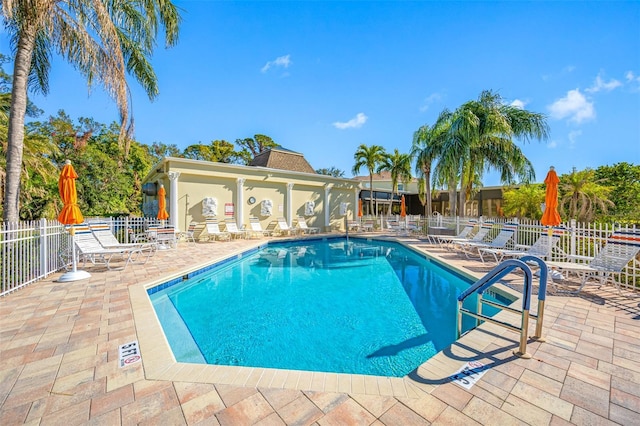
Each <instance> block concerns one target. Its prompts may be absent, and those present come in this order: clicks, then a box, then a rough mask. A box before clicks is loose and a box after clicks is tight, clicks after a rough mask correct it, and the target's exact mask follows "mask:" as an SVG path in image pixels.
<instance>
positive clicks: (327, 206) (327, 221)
mask: <svg viewBox="0 0 640 426" xmlns="http://www.w3.org/2000/svg"><path fill="white" fill-rule="evenodd" d="M332 187H333V185H332V184H330V183H328V184H326V185H325V186H324V227H325V231H330V230H331V203H330V192H331V188H332Z"/></svg>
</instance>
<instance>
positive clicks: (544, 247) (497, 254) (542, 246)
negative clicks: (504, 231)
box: [478, 228, 564, 263]
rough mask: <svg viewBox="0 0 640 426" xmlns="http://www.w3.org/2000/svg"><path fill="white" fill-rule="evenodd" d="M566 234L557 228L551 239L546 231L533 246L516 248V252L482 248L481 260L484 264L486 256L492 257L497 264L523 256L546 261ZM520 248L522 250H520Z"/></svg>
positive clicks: (480, 249)
mask: <svg viewBox="0 0 640 426" xmlns="http://www.w3.org/2000/svg"><path fill="white" fill-rule="evenodd" d="M563 234H564V229H560V228H556V229H554V230H553V234H552V235H551V237H549V234H548V233H547V232H546V231H542V232H541V233H540V235H539V236H538V239H537V240H536V241H535V242H534V243H533V245H531V246H528V247H527V246H516V250H504V249H496V248H488V247H480V248H479V249H478V251H479V252H480V259H481V260H482V263H484V261H485V258H484V255H491V256H493V259H494V260H495V262H496V263H500V262H502V261H503V260H504V259H505V258H517V257H522V256H536V257H539V258H540V259H543V260H546V259H550V258H551V253H552V251H553V249H554V248H555V247H556V246H557V245H558V243H559V242H560V237H562V236H563ZM518 247H520V248H521V249H520V250H518Z"/></svg>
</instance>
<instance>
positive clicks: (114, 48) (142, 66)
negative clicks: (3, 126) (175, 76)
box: [2, 0, 180, 221]
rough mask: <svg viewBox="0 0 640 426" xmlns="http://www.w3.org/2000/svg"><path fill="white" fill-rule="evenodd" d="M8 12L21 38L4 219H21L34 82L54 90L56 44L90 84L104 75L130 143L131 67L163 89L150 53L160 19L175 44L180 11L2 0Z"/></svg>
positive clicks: (86, 0)
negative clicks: (26, 122)
mask: <svg viewBox="0 0 640 426" xmlns="http://www.w3.org/2000/svg"><path fill="white" fill-rule="evenodd" d="M2 16H3V18H4V24H5V28H6V29H7V32H8V33H9V35H10V37H11V41H12V45H13V46H15V48H14V49H15V52H14V53H15V56H14V72H13V86H12V91H11V116H10V117H9V129H8V144H7V169H6V179H7V180H6V191H5V197H4V207H5V209H4V219H5V220H7V221H16V220H18V211H19V198H20V168H21V164H22V155H23V150H24V119H25V112H26V109H27V90H28V89H29V88H31V89H33V90H39V91H41V92H42V93H44V94H46V93H47V92H48V89H49V85H48V83H49V81H48V76H49V70H50V65H51V64H50V57H51V52H52V51H54V50H55V51H57V52H58V53H60V54H61V55H62V56H63V57H64V58H65V59H66V60H67V61H69V62H70V63H71V64H72V65H74V66H75V67H76V69H78V70H79V71H80V72H81V73H82V74H83V75H85V76H86V77H87V82H88V84H89V87H91V86H92V85H93V84H94V83H95V82H96V81H97V82H99V83H101V84H102V85H103V86H104V87H105V89H106V90H107V92H108V93H109V94H110V95H111V96H112V97H113V98H114V99H115V101H116V103H117V105H118V109H119V112H120V118H121V130H120V136H119V142H120V144H121V145H124V144H125V143H127V145H128V142H127V139H128V134H127V130H126V123H127V122H128V121H129V120H128V117H129V105H128V98H129V96H130V94H129V90H128V87H127V81H126V73H127V72H128V73H130V74H132V75H133V76H134V77H135V78H136V79H137V80H138V82H140V84H141V85H142V86H143V87H144V89H145V91H146V92H147V94H148V95H149V97H150V98H152V99H153V98H154V97H155V96H156V95H157V94H158V86H157V78H156V75H155V73H154V72H153V69H152V67H151V64H150V63H149V57H150V56H151V54H152V51H153V47H154V46H155V39H156V36H157V32H158V28H159V27H160V26H162V27H163V28H164V38H165V41H166V44H167V46H172V45H174V44H176V42H177V39H178V26H179V24H180V16H179V14H178V10H177V8H176V7H175V6H174V5H173V4H172V3H171V1H170V0H145V1H143V0H128V1H125V0H110V1H108V2H103V1H96V0H70V1H65V2H59V1H53V0H31V1H17V0H2ZM29 86H31V87H29ZM125 155H126V147H125Z"/></svg>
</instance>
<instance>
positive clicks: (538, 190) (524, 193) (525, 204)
mask: <svg viewBox="0 0 640 426" xmlns="http://www.w3.org/2000/svg"><path fill="white" fill-rule="evenodd" d="M544 196H545V189H544V187H543V185H541V184H531V185H522V186H520V187H519V188H506V189H504V190H503V191H502V210H503V212H504V214H505V216H509V217H517V218H523V217H526V218H529V219H534V220H538V219H540V218H541V217H542V210H541V209H540V204H542V203H543V202H544Z"/></svg>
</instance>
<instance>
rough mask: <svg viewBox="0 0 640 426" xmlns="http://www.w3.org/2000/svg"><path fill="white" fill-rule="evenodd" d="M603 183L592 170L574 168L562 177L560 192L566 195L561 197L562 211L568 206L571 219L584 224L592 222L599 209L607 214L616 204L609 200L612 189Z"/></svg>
mask: <svg viewBox="0 0 640 426" xmlns="http://www.w3.org/2000/svg"><path fill="white" fill-rule="evenodd" d="M601 182H602V179H600V180H597V179H596V177H595V171H594V170H592V169H585V170H581V171H577V170H576V168H575V167H574V168H573V170H572V171H571V173H569V174H568V175H562V176H560V190H561V191H562V193H563V194H564V195H562V196H561V197H560V203H559V204H560V209H561V211H564V210H565V208H566V206H567V205H568V206H569V214H568V216H569V218H571V219H576V220H579V221H584V222H589V221H591V220H592V219H593V217H594V216H595V213H596V209H598V208H599V209H600V210H602V211H603V212H604V213H606V212H607V209H608V207H612V206H614V204H613V202H612V201H611V200H609V198H608V197H609V193H610V192H611V190H610V188H608V187H606V186H603V185H601Z"/></svg>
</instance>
